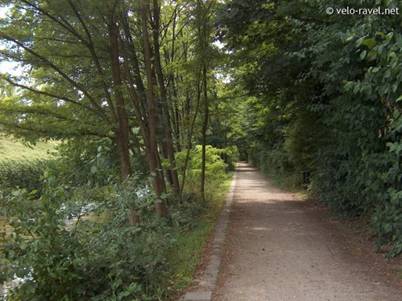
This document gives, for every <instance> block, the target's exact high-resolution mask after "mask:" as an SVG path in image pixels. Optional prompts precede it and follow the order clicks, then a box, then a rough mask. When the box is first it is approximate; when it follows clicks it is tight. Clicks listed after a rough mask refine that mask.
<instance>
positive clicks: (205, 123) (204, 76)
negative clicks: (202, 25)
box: [201, 62, 209, 201]
mask: <svg viewBox="0 0 402 301" xmlns="http://www.w3.org/2000/svg"><path fill="white" fill-rule="evenodd" d="M202 81H203V90H204V91H203V92H204V121H203V124H202V154H201V156H202V162H201V195H202V199H203V200H204V201H205V169H206V147H207V146H206V144H207V129H208V119H209V103H208V90H207V88H208V85H207V66H206V64H205V62H204V64H203V67H202Z"/></svg>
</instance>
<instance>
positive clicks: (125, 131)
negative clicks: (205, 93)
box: [109, 16, 140, 225]
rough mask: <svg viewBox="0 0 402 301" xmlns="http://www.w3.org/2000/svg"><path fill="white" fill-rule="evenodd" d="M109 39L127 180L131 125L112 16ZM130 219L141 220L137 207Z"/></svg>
mask: <svg viewBox="0 0 402 301" xmlns="http://www.w3.org/2000/svg"><path fill="white" fill-rule="evenodd" d="M109 39H110V49H111V63H112V66H111V67H112V79H113V92H114V96H115V99H116V111H117V114H116V115H117V117H118V128H117V130H116V140H117V146H118V149H119V154H120V156H119V157H120V171H121V178H122V179H123V180H126V179H127V178H128V177H129V176H130V175H131V172H132V171H131V165H130V141H129V134H130V127H129V123H128V116H127V111H126V108H125V102H124V97H123V93H122V91H121V89H122V74H121V68H120V61H119V28H118V24H117V22H116V20H115V18H114V16H112V18H111V22H110V25H109ZM128 221H129V223H130V224H131V225H135V224H138V223H139V222H140V216H139V214H138V212H137V211H136V210H135V209H130V210H129V212H128Z"/></svg>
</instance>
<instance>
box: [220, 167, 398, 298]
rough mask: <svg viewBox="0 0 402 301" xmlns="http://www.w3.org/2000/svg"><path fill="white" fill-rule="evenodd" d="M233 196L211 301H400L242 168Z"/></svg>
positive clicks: (310, 214)
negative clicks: (221, 257) (216, 284)
mask: <svg viewBox="0 0 402 301" xmlns="http://www.w3.org/2000/svg"><path fill="white" fill-rule="evenodd" d="M234 193H235V195H234V203H233V207H232V214H231V218H230V223H229V229H228V231H229V232H228V235H227V240H226V245H225V252H224V253H225V258H224V260H223V267H222V269H221V272H220V276H219V278H220V279H219V285H218V287H217V289H216V291H215V294H214V299H213V300H214V301H288V300H296V301H401V300H402V290H401V287H400V285H399V284H398V281H397V280H396V279H393V280H390V279H389V278H388V277H387V276H386V275H385V274H386V271H384V267H378V264H377V263H375V261H372V259H371V258H370V255H367V254H366V253H367V252H365V250H361V249H356V246H354V245H353V242H351V240H352V238H351V237H348V235H346V234H345V233H342V231H340V230H339V228H338V227H337V224H336V222H333V221H332V222H331V221H330V220H328V219H325V218H322V217H321V214H320V210H319V209H317V208H316V207H314V206H313V205H311V204H310V203H309V202H306V201H303V200H301V198H300V197H298V196H297V195H296V194H294V193H289V192H285V191H282V190H279V189H278V188H275V187H274V186H273V185H272V184H271V183H270V182H269V181H268V180H267V179H266V178H265V177H263V176H262V175H261V174H260V173H259V172H258V171H257V170H256V169H254V168H252V167H250V166H249V165H247V164H246V163H240V164H239V166H238V169H237V184H236V187H235V192H234ZM373 256H374V255H373ZM374 257H375V256H374Z"/></svg>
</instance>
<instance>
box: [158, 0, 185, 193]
mask: <svg viewBox="0 0 402 301" xmlns="http://www.w3.org/2000/svg"><path fill="white" fill-rule="evenodd" d="M153 5H154V7H153V8H154V18H153V21H154V24H153V25H154V26H153V42H154V62H155V70H156V77H157V80H158V84H159V90H160V97H161V117H162V118H161V120H162V126H163V136H164V142H163V144H164V145H165V148H166V155H167V159H168V160H169V169H168V173H169V177H170V180H171V184H172V188H173V191H174V192H175V194H176V195H177V196H179V194H180V184H179V177H178V175H177V170H176V160H175V150H174V146H173V138H172V129H171V123H170V116H169V105H168V97H167V91H166V87H165V79H164V75H163V71H162V65H161V56H160V51H159V48H160V45H159V26H160V6H159V3H158V0H153Z"/></svg>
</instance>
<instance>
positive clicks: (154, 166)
mask: <svg viewBox="0 0 402 301" xmlns="http://www.w3.org/2000/svg"><path fill="white" fill-rule="evenodd" d="M140 13H141V19H142V35H143V43H144V45H143V46H144V65H145V72H146V77H147V91H146V94H147V103H148V120H149V124H148V128H149V150H148V151H149V162H148V163H149V167H150V168H149V169H150V172H151V175H152V176H153V178H154V190H155V193H156V197H157V200H156V202H155V209H156V213H157V214H158V215H159V216H161V217H163V216H166V215H167V207H166V205H165V204H164V202H163V200H162V199H161V195H162V193H163V192H164V190H163V179H162V175H161V172H160V170H159V153H158V143H157V135H156V133H157V126H158V119H157V105H156V99H155V94H154V83H153V71H152V58H151V45H150V41H149V33H148V13H149V2H148V0H142V1H141V9H140Z"/></svg>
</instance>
